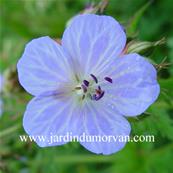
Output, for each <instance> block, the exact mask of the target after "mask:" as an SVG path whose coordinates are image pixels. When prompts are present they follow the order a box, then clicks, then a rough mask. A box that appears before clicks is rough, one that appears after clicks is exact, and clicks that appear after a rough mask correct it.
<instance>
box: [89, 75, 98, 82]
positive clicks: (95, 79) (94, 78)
mask: <svg viewBox="0 0 173 173" xmlns="http://www.w3.org/2000/svg"><path fill="white" fill-rule="evenodd" d="M90 76H91V77H92V78H93V80H94V81H95V83H98V79H97V78H96V77H95V76H94V75H93V74H90Z"/></svg>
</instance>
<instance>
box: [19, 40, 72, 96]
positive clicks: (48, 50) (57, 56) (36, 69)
mask: <svg viewBox="0 0 173 173" xmlns="http://www.w3.org/2000/svg"><path fill="white" fill-rule="evenodd" d="M17 70H18V75H19V81H20V83H21V85H22V86H23V87H24V88H25V89H26V90H27V91H28V92H29V93H30V94H32V95H39V94H41V93H43V92H45V91H54V90H56V89H57V87H58V85H59V84H60V83H63V82H67V81H68V80H69V66H68V62H67V58H66V57H65V55H64V52H63V50H62V48H61V46H60V45H59V44H58V43H56V42H55V41H54V40H52V39H51V38H49V37H41V38H38V39H33V40H32V41H31V42H29V43H28V44H27V45H26V47H25V51H24V53H23V55H22V57H21V59H20V60H19V62H18V64H17Z"/></svg>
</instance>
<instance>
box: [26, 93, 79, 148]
mask: <svg viewBox="0 0 173 173" xmlns="http://www.w3.org/2000/svg"><path fill="white" fill-rule="evenodd" d="M81 123H82V116H81V110H80V109H77V108H76V107H75V104H74V102H73V99H72V98H69V97H68V98H65V97H64V98H62V97H59V96H58V95H56V96H47V97H35V98H34V99H32V100H31V101H30V102H29V104H28V106H27V109H26V111H25V114H24V119H23V127H24V129H25V131H26V132H27V133H28V134H29V135H30V136H34V137H35V138H36V141H35V142H36V143H37V144H38V145H39V146H41V147H46V146H56V145H62V144H64V143H66V142H68V141H63V140H61V141H60V138H59V139H57V140H54V141H51V139H53V138H54V139H56V137H55V136H57V137H60V136H64V135H67V133H70V132H72V134H73V135H78V134H79V133H81V130H80V127H81ZM38 136H40V137H41V136H43V137H44V138H45V140H44V141H43V140H39V138H38Z"/></svg>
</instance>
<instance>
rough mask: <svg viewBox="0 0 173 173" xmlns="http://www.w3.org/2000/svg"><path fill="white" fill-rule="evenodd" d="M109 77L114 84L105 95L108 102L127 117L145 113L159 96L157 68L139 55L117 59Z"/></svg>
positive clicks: (129, 55)
mask: <svg viewBox="0 0 173 173" xmlns="http://www.w3.org/2000/svg"><path fill="white" fill-rule="evenodd" d="M109 76H110V77H111V78H112V79H113V84H112V85H110V87H107V89H106V92H105V93H107V98H108V100H111V102H112V104H113V105H114V106H115V107H116V109H117V110H118V111H119V112H120V113H121V114H123V115H125V116H136V115H139V114H141V113H143V112H144V111H145V110H146V109H147V108H148V107H149V106H150V105H151V104H152V103H153V102H154V101H155V100H156V99H157V97H158V95H159V92H160V87H159V84H158V83H157V72H156V70H155V68H154V67H153V65H152V64H150V63H149V62H148V61H147V60H146V59H145V58H143V57H141V56H140V55H138V54H128V55H124V56H123V57H121V58H117V59H116V60H115V62H114V64H113V65H112V70H111V72H110V74H109ZM105 95H106V94H105Z"/></svg>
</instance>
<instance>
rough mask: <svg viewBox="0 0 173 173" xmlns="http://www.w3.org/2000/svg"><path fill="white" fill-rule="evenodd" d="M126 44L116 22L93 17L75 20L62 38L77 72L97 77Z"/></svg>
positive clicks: (96, 16) (102, 17)
mask: <svg viewBox="0 0 173 173" xmlns="http://www.w3.org/2000/svg"><path fill="white" fill-rule="evenodd" d="M125 43H126V36H125V33H124V31H123V29H122V27H121V26H120V24H119V23H118V22H117V21H116V20H115V19H113V18H112V17H110V16H98V15H94V14H85V15H78V16H77V17H75V18H74V19H73V21H72V24H71V25H70V26H69V27H68V28H67V29H66V30H65V32H64V34H63V38H62V46H63V48H64V49H65V50H66V52H68V54H69V55H70V57H71V58H72V59H73V62H74V64H77V68H78V69H79V68H80V69H79V71H82V72H83V73H84V74H88V73H89V74H90V73H93V74H96V75H98V74H99V72H100V71H101V70H102V68H103V67H105V66H107V65H108V64H110V63H111V62H112V61H113V60H114V59H115V58H116V57H117V56H119V55H120V53H121V52H122V50H123V48H124V46H125ZM74 68H76V67H74Z"/></svg>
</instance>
